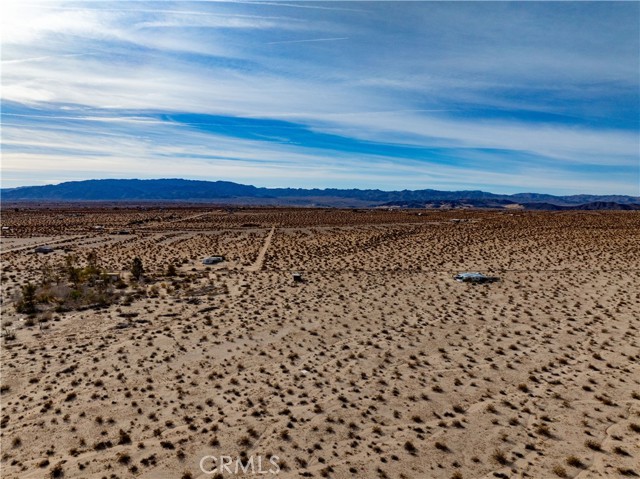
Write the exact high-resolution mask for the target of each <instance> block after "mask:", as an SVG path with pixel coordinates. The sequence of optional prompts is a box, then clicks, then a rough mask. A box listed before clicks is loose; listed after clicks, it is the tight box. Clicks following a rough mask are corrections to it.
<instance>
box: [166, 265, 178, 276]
mask: <svg viewBox="0 0 640 479" xmlns="http://www.w3.org/2000/svg"><path fill="white" fill-rule="evenodd" d="M176 274H178V272H177V271H176V266H175V265H174V264H173V263H170V264H169V266H167V276H175V275H176Z"/></svg>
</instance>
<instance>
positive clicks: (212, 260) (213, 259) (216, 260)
mask: <svg viewBox="0 0 640 479" xmlns="http://www.w3.org/2000/svg"><path fill="white" fill-rule="evenodd" d="M223 261H224V256H209V257H208V258H205V259H203V260H202V264H217V263H222V262H223Z"/></svg>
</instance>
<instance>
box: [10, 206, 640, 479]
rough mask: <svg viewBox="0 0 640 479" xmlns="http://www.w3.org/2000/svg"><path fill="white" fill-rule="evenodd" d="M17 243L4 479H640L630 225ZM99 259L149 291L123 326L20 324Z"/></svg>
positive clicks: (638, 246) (261, 230)
mask: <svg viewBox="0 0 640 479" xmlns="http://www.w3.org/2000/svg"><path fill="white" fill-rule="evenodd" d="M459 219H462V220H464V221H452V220H459ZM2 226H3V227H4V226H8V227H9V229H8V230H7V229H3V230H2V234H3V237H2V318H1V321H2V331H3V335H7V333H11V334H12V335H15V339H9V338H8V337H3V338H2V350H1V353H0V358H1V373H2V377H1V395H0V400H1V406H2V420H1V425H2V432H1V445H2V458H1V463H0V464H1V467H2V477H3V478H42V477H65V478H72V477H77V478H81V477H82V478H103V477H104V478H134V477H135V478H138V477H140V478H149V479H151V478H154V479H163V478H167V479H169V478H172V479H173V478H184V479H187V478H190V477H191V478H196V477H197V478H210V477H220V476H215V475H214V474H206V473H204V472H203V471H202V470H201V469H200V466H199V463H200V460H201V459H202V458H203V457H204V456H207V455H213V456H216V457H219V456H221V455H225V456H230V457H232V458H233V459H234V460H235V458H237V457H254V458H257V457H258V456H261V457H263V458H265V459H263V461H264V462H265V463H267V466H266V467H264V469H267V468H268V467H269V466H270V464H269V463H268V458H270V457H271V458H273V456H277V458H278V460H277V463H278V467H279V468H280V472H279V473H278V474H277V475H272V474H266V475H265V474H251V473H246V474H229V473H227V472H225V473H224V474H223V475H222V477H282V478H293V477H331V478H351V477H356V478H385V477H389V478H415V479H422V478H447V479H448V478H483V477H486V478H490V477H502V478H506V477H513V478H515V477H530V478H547V477H579V478H581V479H586V478H595V477H629V476H631V477H633V476H637V475H640V467H639V466H638V464H639V461H640V366H639V362H640V342H639V334H638V327H639V326H640V214H638V213H634V212H561V213H542V212H541V213H535V212H517V211H515V212H509V213H505V212H497V211H496V212H487V211H484V212H474V211H445V212H428V211H423V212H421V215H420V216H418V215H417V212H390V211H371V212H367V211H363V212H353V211H349V210H344V211H339V210H311V209H259V208H254V209H236V210H233V211H229V210H226V209H215V208H211V207H207V208H205V207H201V208H174V209H169V208H156V209H154V208H152V207H149V208H147V209H140V208H134V207H131V208H125V207H119V208H118V209H114V208H88V207H83V208H77V209H73V208H69V207H67V208H61V209H45V208H31V209H28V210H26V209H20V208H18V209H17V210H13V209H12V210H11V211H7V212H3V216H2ZM95 226H101V228H97V229H96V228H95ZM123 229H125V230H126V231H120V230H123ZM118 232H120V233H122V234H116V233H118ZM40 244H52V246H54V247H55V249H56V250H55V252H54V253H51V254H48V255H39V254H34V253H32V250H33V247H34V246H35V245H40ZM90 252H95V253H96V254H97V256H98V259H99V263H100V265H101V266H102V267H103V268H104V269H105V270H108V271H112V272H119V273H120V274H121V275H122V277H123V278H124V279H125V282H127V283H129V273H128V271H129V268H130V264H131V262H132V260H133V258H134V257H136V256H138V257H140V258H141V259H142V261H143V263H144V267H145V270H146V271H147V275H148V278H147V280H145V281H143V282H142V283H140V284H136V283H132V284H129V285H128V286H127V287H126V288H125V289H123V290H122V291H121V296H120V297H119V298H118V299H117V301H116V302H115V303H114V304H112V305H111V306H109V307H104V308H101V309H95V308H89V309H85V310H80V311H78V310H73V311H68V312H58V313H56V312H51V311H49V312H43V313H41V314H40V315H38V318H37V319H36V321H34V322H30V321H26V316H25V315H24V314H19V313H17V312H16V309H15V304H16V300H17V299H18V298H19V295H20V287H21V285H23V284H25V283H26V282H27V281H31V282H33V283H38V282H39V281H41V280H42V275H43V273H42V272H43V270H47V269H49V270H51V269H52V270H57V269H59V268H60V267H61V266H62V265H63V264H64V261H65V257H66V256H67V255H70V254H73V255H75V256H76V257H77V258H78V261H79V262H80V263H82V262H83V261H86V259H87V257H88V254H89V253H90ZM216 254H220V255H224V256H225V257H226V259H227V261H225V262H224V263H222V264H219V265H215V266H212V267H207V266H204V265H202V264H201V259H202V258H203V257H205V256H210V255H216ZM168 264H174V265H176V266H177V271H178V275H177V276H175V277H168V276H166V275H165V272H166V268H167V265H168ZM293 271H300V272H302V273H303V276H304V279H305V281H304V282H303V283H295V282H293V281H292V278H291V273H292V272H293ZM460 271H481V272H485V273H488V274H491V275H495V276H498V277H499V278H500V281H498V282H496V283H492V284H487V285H477V286H473V285H468V284H461V283H457V282H455V281H453V279H452V275H453V274H455V273H457V272H460ZM40 321H42V322H40ZM32 323H33V324H32ZM274 460H275V459H274Z"/></svg>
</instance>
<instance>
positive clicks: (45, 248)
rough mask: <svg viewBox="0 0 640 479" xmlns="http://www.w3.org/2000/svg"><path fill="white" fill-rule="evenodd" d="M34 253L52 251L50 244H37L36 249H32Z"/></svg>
mask: <svg viewBox="0 0 640 479" xmlns="http://www.w3.org/2000/svg"><path fill="white" fill-rule="evenodd" d="M33 252H34V253H43V254H48V253H53V248H52V247H51V246H37V247H36V249H34V250H33Z"/></svg>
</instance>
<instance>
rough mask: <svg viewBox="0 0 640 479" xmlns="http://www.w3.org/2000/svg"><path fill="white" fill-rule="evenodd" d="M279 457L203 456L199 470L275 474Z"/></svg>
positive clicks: (216, 472)
mask: <svg viewBox="0 0 640 479" xmlns="http://www.w3.org/2000/svg"><path fill="white" fill-rule="evenodd" d="M279 459H280V458H279V457H278V456H271V457H269V460H268V461H267V460H266V459H264V458H263V457H262V456H249V457H247V458H245V459H242V458H240V457H236V458H233V457H231V456H204V457H203V458H202V459H200V470H201V471H202V472H203V473H204V474H224V473H227V474H273V475H276V474H278V473H279V472H280V466H279V465H278V460H279ZM267 467H268V469H267Z"/></svg>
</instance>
